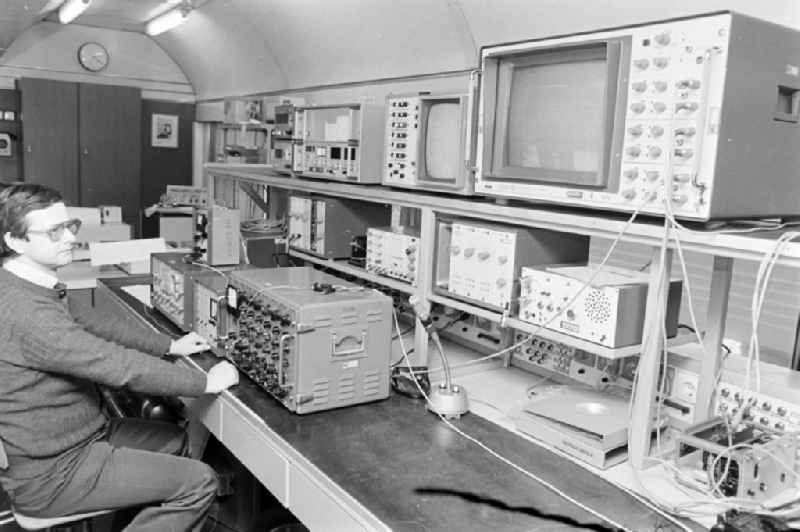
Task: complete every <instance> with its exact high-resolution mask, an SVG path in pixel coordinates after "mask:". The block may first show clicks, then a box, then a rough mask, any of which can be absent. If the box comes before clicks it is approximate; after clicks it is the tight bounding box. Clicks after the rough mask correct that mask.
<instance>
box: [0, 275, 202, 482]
mask: <svg viewBox="0 0 800 532" xmlns="http://www.w3.org/2000/svg"><path fill="white" fill-rule="evenodd" d="M0 294H1V295H0V439H1V440H2V442H3V444H4V446H5V450H6V453H7V454H8V458H9V464H10V465H9V467H8V469H7V470H5V471H0V480H2V481H3V484H4V486H7V487H12V486H13V485H15V484H17V482H18V481H20V480H22V479H26V478H32V477H34V476H36V475H39V474H42V473H44V472H45V471H46V470H47V469H48V468H51V467H53V466H54V464H55V462H54V459H56V458H57V457H58V456H60V455H62V453H66V452H67V451H74V450H75V449H76V448H79V447H81V446H83V445H85V444H86V443H88V442H90V441H92V440H94V439H95V438H97V435H98V433H99V432H100V430H101V429H102V428H103V426H104V425H105V423H106V418H105V416H104V415H103V413H102V410H101V403H100V398H99V395H98V393H97V389H96V387H95V385H94V383H99V384H104V385H107V386H110V387H114V388H119V387H123V386H125V387H127V388H129V389H131V390H133V391H136V392H141V393H149V394H159V395H180V396H189V397H191V396H197V395H200V394H202V393H203V392H204V390H205V386H206V377H205V375H203V374H202V373H201V372H199V371H195V370H190V369H188V368H185V367H181V366H177V365H175V364H172V363H170V362H167V361H165V360H162V359H160V358H158V356H160V355H163V354H165V353H166V352H167V351H168V349H169V344H170V339H169V338H168V337H167V336H165V335H161V334H156V333H154V334H153V335H152V336H150V337H142V336H141V335H134V334H132V333H131V332H130V331H131V328H130V327H127V326H126V325H125V324H124V322H122V323H121V322H119V321H114V320H113V318H111V317H109V316H98V315H96V314H89V313H87V314H85V315H82V316H75V317H73V316H72V315H71V314H70V312H69V309H68V307H67V304H66V300H65V299H60V298H59V296H58V292H57V291H56V290H53V289H49V288H43V287H41V286H38V285H36V284H33V283H31V282H29V281H26V280H24V279H22V278H20V277H17V276H16V275H14V274H12V273H10V272H8V271H6V270H3V269H2V268H0ZM101 337H102V338H108V339H109V340H111V341H109V340H104V339H102V338H101ZM122 345H125V346H132V347H135V348H136V350H135V349H129V348H126V347H122ZM145 353H151V354H145ZM152 355H158V356H152Z"/></svg>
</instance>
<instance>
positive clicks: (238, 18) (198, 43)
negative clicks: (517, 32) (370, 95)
mask: <svg viewBox="0 0 800 532" xmlns="http://www.w3.org/2000/svg"><path fill="white" fill-rule="evenodd" d="M156 40H157V41H158V42H159V43H160V44H161V45H162V46H163V47H164V48H165V49H166V50H167V51H168V53H169V54H170V55H171V56H172V57H173V58H174V59H175V60H176V61H177V62H178V63H179V64H180V65H182V67H183V68H184V70H185V71H186V74H187V76H188V77H189V78H190V79H191V80H192V83H193V84H194V87H195V90H196V93H197V96H198V98H200V99H209V98H215V97H221V96H228V95H235V94H248V93H254V92H268V91H274V90H282V89H292V88H301V87H309V86H317V85H331V84H337V83H345V82H353V81H363V80H369V79H380V78H387V77H399V76H408V75H416V74H430V73H437V72H444V71H452V70H462V69H465V68H473V67H474V66H476V65H477V48H476V47H475V45H474V41H473V39H472V35H471V33H470V32H469V28H468V27H467V26H466V24H465V20H464V18H463V14H462V13H461V10H460V6H459V5H458V3H457V2H455V1H454V0H404V1H402V2H397V1H394V0H336V1H319V0H210V1H209V2H207V3H206V4H204V5H203V6H202V7H201V8H200V9H197V10H195V12H194V13H192V15H191V16H190V17H189V19H188V20H187V22H186V23H185V24H184V25H183V26H180V27H179V28H177V29H175V30H172V31H170V32H167V33H165V34H163V35H161V36H158V37H156Z"/></svg>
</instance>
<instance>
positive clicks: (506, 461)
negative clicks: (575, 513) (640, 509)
mask: <svg viewBox="0 0 800 532" xmlns="http://www.w3.org/2000/svg"><path fill="white" fill-rule="evenodd" d="M395 326H397V322H395ZM398 331H399V327H398ZM399 338H400V350H401V351H402V353H403V358H404V359H405V361H406V366H407V367H408V371H409V372H410V373H411V376H412V378H413V379H414V383H415V384H416V386H417V390H418V391H419V392H420V394H421V395H422V397H424V398H425V402H426V403H428V404H431V401H430V398H429V397H428V395H427V394H426V393H425V391H424V390H423V389H422V387H421V386H420V385H419V382H417V377H416V375H415V372H414V368H413V367H412V365H411V360H409V358H408V354H407V352H406V348H405V344H404V342H403V337H402V336H400V337H399ZM436 415H438V416H439V419H441V420H442V421H443V422H444V423H445V425H447V426H448V427H449V428H450V429H451V430H453V431H454V432H456V434H459V435H460V436H462V437H464V438H466V439H467V440H469V441H471V442H472V443H474V444H476V445H477V446H478V447H480V448H481V449H483V450H485V451H486V452H488V453H489V454H491V455H492V456H494V457H495V458H497V459H498V460H500V461H501V462H503V463H504V464H506V465H508V466H510V467H512V468H513V469H516V470H517V471H519V472H520V473H522V474H523V475H525V476H527V477H529V478H531V479H533V480H534V481H536V482H538V483H540V484H541V485H543V486H544V487H546V488H547V489H549V490H550V491H552V492H554V493H555V494H556V495H558V496H560V497H561V498H563V499H565V500H567V501H569V502H570V503H572V504H574V505H575V506H577V507H578V508H581V509H582V510H584V511H586V512H588V513H590V514H592V515H593V516H595V517H597V518H598V519H600V520H602V521H604V522H606V523H609V524H610V525H612V526H614V527H616V528H618V529H620V530H625V531H628V532H634V531H633V530H631V529H629V528H626V527H623V526H622V525H620V524H619V523H617V522H616V521H614V520H613V519H611V518H610V517H606V516H605V515H603V514H601V513H600V512H598V511H596V510H594V509H592V508H590V507H589V506H587V505H585V504H583V503H582V502H580V501H578V500H577V499H574V498H573V497H571V496H569V495H567V494H566V493H565V492H563V491H561V490H559V489H558V488H556V487H555V486H554V485H553V484H551V483H550V482H548V481H546V480H544V479H542V478H540V477H538V476H536V475H534V474H533V473H531V472H529V471H527V470H526V469H524V468H522V467H520V466H518V465H517V464H515V463H514V462H512V461H511V460H509V459H507V458H505V457H504V456H502V455H500V454H499V453H497V452H495V451H494V450H492V449H490V448H489V447H488V446H486V445H485V444H484V443H482V442H480V441H479V440H478V439H476V438H474V437H472V436H470V435H469V434H467V433H465V432H464V431H462V430H461V429H459V428H458V427H456V426H455V425H453V424H452V423H451V422H450V421H449V420H448V419H447V418H445V417H444V416H443V415H441V414H436ZM690 532H691V531H690Z"/></svg>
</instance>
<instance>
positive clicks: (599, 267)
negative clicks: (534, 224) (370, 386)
mask: <svg viewBox="0 0 800 532" xmlns="http://www.w3.org/2000/svg"><path fill="white" fill-rule="evenodd" d="M646 203H647V201H645V202H642V203H641V204H640V205H638V206H637V207H636V209H635V210H634V211H633V213H632V214H631V216H630V217H629V218H628V220H627V221H626V222H625V225H624V226H623V227H622V229H620V231H619V232H618V233H617V234H616V236H615V237H614V240H613V241H612V242H611V246H609V248H608V250H607V251H606V254H605V256H604V257H603V260H601V261H600V262H599V263H598V264H597V265H595V266H594V271H593V272H592V275H591V276H589V279H587V280H586V282H585V283H583V286H581V288H580V289H579V290H578V291H577V292H576V293H575V295H574V296H573V297H572V299H570V300H569V301H568V302H567V303H566V304H564V305H563V307H562V308H561V309H560V310H558V311H557V312H555V313H553V314H552V315H551V316H550V318H549V319H548V320H547V321H546V322H545V323H540V324H539V325H537V326H536V329H534V330H533V332H531V333H528V334H527V336H525V337H523V338H522V340H520V341H518V342H516V343H514V344H511V345H510V346H508V347H506V348H504V349H501V350H500V351H497V352H495V353H492V354H490V355H486V356H483V357H480V358H478V359H475V360H471V361H468V362H464V363H462V364H457V365H455V366H451V368H458V367H463V366H468V365H472V364H477V363H480V362H483V361H484V360H490V359H493V358H497V357H500V356H502V355H504V354H506V353H509V352H512V351H514V350H516V349H517V348H519V347H522V346H523V345H525V343H526V342H528V341H530V340H531V339H532V338H533V337H534V336H536V335H537V334H539V332H540V331H541V330H542V329H544V328H545V327H547V326H548V325H550V324H551V323H552V322H554V321H555V320H556V319H558V317H559V316H561V314H563V313H564V312H565V311H566V310H567V309H568V308H570V307H571V306H572V304H573V303H575V301H576V300H577V299H578V297H580V295H581V294H582V293H583V292H584V291H585V290H586V289H587V288H588V287H589V286H591V284H592V282H594V280H595V279H596V278H597V276H598V275H600V273H601V272H602V271H603V268H604V267H605V265H606V263H607V262H608V259H609V258H611V254H612V253H613V252H614V250H615V249H616V247H617V245H618V244H619V242H620V241H621V240H622V237H623V236H624V235H625V233H627V232H628V229H630V227H631V225H632V224H633V222H634V220H635V219H636V217H637V216H638V215H639V211H641V209H642V208H643V207H644V206H645V204H646ZM426 371H427V372H428V373H431V372H434V371H442V369H441V368H434V369H429V370H426Z"/></svg>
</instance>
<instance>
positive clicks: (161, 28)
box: [144, 6, 191, 35]
mask: <svg viewBox="0 0 800 532" xmlns="http://www.w3.org/2000/svg"><path fill="white" fill-rule="evenodd" d="M190 11H191V8H187V7H185V6H181V7H176V8H175V9H171V10H170V11H167V12H166V13H164V14H163V15H159V16H157V17H156V18H154V19H153V20H151V21H150V22H148V23H147V26H145V28H144V31H145V33H147V34H148V35H158V34H159V33H164V32H165V31H169V30H171V29H172V28H174V27H175V26H178V25H180V24H182V23H183V22H184V21H185V20H186V17H188V16H189V12H190Z"/></svg>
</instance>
